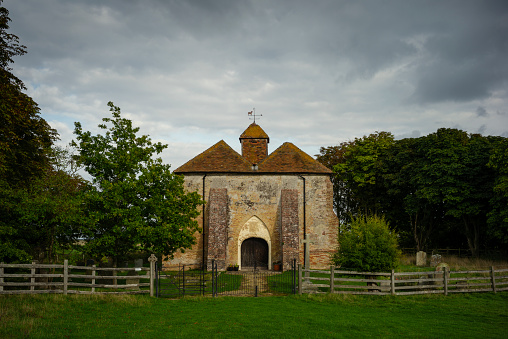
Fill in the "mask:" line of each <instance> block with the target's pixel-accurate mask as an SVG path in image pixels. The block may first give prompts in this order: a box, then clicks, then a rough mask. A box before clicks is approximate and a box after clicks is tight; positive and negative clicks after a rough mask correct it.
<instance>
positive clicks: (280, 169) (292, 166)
mask: <svg viewBox="0 0 508 339" xmlns="http://www.w3.org/2000/svg"><path fill="white" fill-rule="evenodd" d="M258 172H270V173H327V174H330V173H332V171H331V170H329V169H328V168H327V167H325V166H324V165H322V164H321V163H320V162H318V161H317V160H315V159H313V158H312V157H311V156H310V155H308V154H307V153H305V152H304V151H302V150H301V149H299V148H298V147H296V146H295V145H294V144H292V143H290V142H285V143H283V144H282V145H281V146H280V147H279V148H277V149H276V150H275V151H273V152H272V153H271V154H270V155H269V156H268V157H267V158H266V159H265V160H263V161H262V162H261V163H260V164H259V168H258Z"/></svg>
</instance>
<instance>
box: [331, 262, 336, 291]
mask: <svg viewBox="0 0 508 339" xmlns="http://www.w3.org/2000/svg"><path fill="white" fill-rule="evenodd" d="M334 270H335V266H334V265H331V266H330V293H334V291H335V287H334V279H335V272H334Z"/></svg>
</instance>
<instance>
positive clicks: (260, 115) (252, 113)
mask: <svg viewBox="0 0 508 339" xmlns="http://www.w3.org/2000/svg"><path fill="white" fill-rule="evenodd" d="M247 114H248V115H249V117H254V123H256V117H262V116H263V114H259V115H256V108H253V109H252V111H250V112H247ZM249 119H250V118H249Z"/></svg>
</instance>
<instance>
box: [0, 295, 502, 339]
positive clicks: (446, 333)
mask: <svg viewBox="0 0 508 339" xmlns="http://www.w3.org/2000/svg"><path fill="white" fill-rule="evenodd" d="M506 333H508V293H497V294H494V293H476V294H474V293H471V294H459V295H450V296H443V295H429V296H427V295H419V296H395V297H392V296H383V297H380V296H354V295H303V296H288V297H264V298H238V297H237V298H235V297H228V298H209V297H207V298H203V297H197V298H196V297H194V298H184V299H181V300H168V299H156V298H150V297H148V296H143V295H138V296H134V295H122V296H111V295H109V296H101V295H93V296H85V295H77V296H76V295H69V296H63V295H35V296H30V295H12V296H7V295H3V296H0V338H175V337H176V338H200V337H217V338H236V337H245V338H281V337H282V338H326V337H339V338H340V337H348V338H349V337H411V338H414V337H416V338H486V337H488V338H505V337H506Z"/></svg>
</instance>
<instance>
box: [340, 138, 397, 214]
mask: <svg viewBox="0 0 508 339" xmlns="http://www.w3.org/2000/svg"><path fill="white" fill-rule="evenodd" d="M393 140H394V139H393V135H392V134H391V133H389V132H376V133H373V134H371V135H369V136H364V137H363V138H357V139H355V141H354V143H349V144H347V146H346V147H345V152H344V154H343V159H344V160H343V161H341V162H339V163H337V164H336V165H335V166H334V171H335V173H336V177H337V179H338V180H339V181H342V182H344V183H346V185H347V186H348V188H349V190H350V197H348V198H346V197H344V198H346V199H347V200H352V201H354V205H356V206H357V208H358V210H356V211H353V215H354V213H357V212H360V213H364V214H366V213H374V214H375V213H383V201H382V200H380V192H381V191H383V183H382V181H381V179H382V176H381V174H382V172H381V169H382V168H383V159H384V156H383V155H384V153H385V152H386V150H387V149H388V148H389V147H390V146H391V145H392V144H393Z"/></svg>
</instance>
